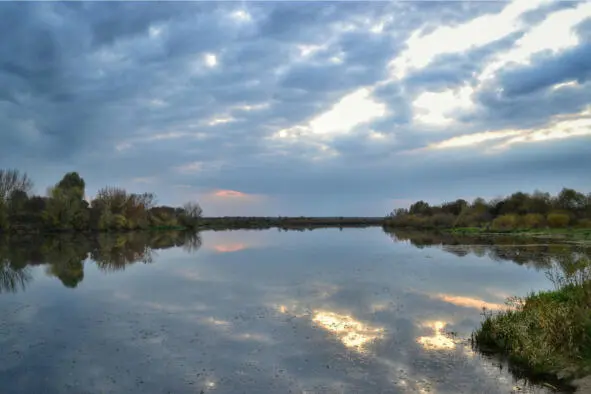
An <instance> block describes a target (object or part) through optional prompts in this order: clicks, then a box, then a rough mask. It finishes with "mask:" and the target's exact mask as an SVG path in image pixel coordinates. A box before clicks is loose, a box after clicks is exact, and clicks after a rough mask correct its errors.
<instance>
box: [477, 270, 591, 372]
mask: <svg viewBox="0 0 591 394" xmlns="http://www.w3.org/2000/svg"><path fill="white" fill-rule="evenodd" d="M581 261H583V260H579V261H577V262H575V263H574V264H576V266H577V267H579V268H582V269H583V270H584V272H585V275H586V276H584V277H585V279H584V281H583V282H581V278H582V277H583V276H582V275H581V271H578V272H573V271H572V270H569V269H565V270H564V276H563V277H562V278H561V279H562V280H560V283H562V285H561V287H560V288H559V289H558V290H555V291H546V292H539V293H532V294H530V295H528V296H527V297H525V298H513V299H511V300H510V302H509V305H510V306H511V307H512V308H510V309H507V310H506V311H503V312H500V313H492V312H486V311H485V313H484V316H485V317H484V321H483V322H482V324H481V326H480V328H479V329H478V330H476V331H475V332H474V334H473V336H472V339H473V342H474V344H475V346H476V347H477V348H478V349H480V350H482V351H487V352H493V353H497V354H501V355H504V356H506V357H508V359H509V361H510V362H512V363H513V365H515V366H517V367H519V368H523V369H525V370H527V371H528V373H530V374H531V375H533V376H552V375H554V376H556V375H558V374H561V375H563V376H564V377H565V378H566V379H574V378H576V377H580V376H584V375H588V374H590V373H591V282H590V281H589V275H588V274H589V266H590V265H591V264H590V261H589V260H588V259H584V263H585V264H581ZM575 283H576V284H575Z"/></svg>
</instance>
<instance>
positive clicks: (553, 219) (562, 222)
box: [547, 212, 570, 228]
mask: <svg viewBox="0 0 591 394" xmlns="http://www.w3.org/2000/svg"><path fill="white" fill-rule="evenodd" d="M547 221H548V225H549V226H550V227H552V228H564V227H566V226H568V223H569V222H570V217H569V216H568V215H567V214H565V213H556V212H555V213H550V214H548V217H547Z"/></svg>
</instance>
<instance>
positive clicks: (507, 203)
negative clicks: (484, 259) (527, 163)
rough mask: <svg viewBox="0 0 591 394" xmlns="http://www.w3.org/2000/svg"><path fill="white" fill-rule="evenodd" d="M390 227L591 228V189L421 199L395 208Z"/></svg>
mask: <svg viewBox="0 0 591 394" xmlns="http://www.w3.org/2000/svg"><path fill="white" fill-rule="evenodd" d="M385 226H386V227H409V228H457V227H459V228H465V227H477V228H485V229H493V230H517V229H542V228H570V227H580V228H591V193H589V194H586V195H585V194H584V193H581V192H578V191H576V190H574V189H569V188H563V189H562V190H561V191H560V192H559V193H558V194H557V195H555V196H552V195H550V193H545V192H541V191H535V192H534V193H531V194H529V193H523V192H516V193H513V194H511V195H510V196H507V197H504V198H496V199H492V200H490V201H486V200H485V199H483V198H476V199H475V200H474V201H472V202H468V201H466V200H464V199H458V200H455V201H452V202H445V203H443V204H440V205H429V203H427V202H425V201H422V200H421V201H417V202H415V203H413V204H412V205H411V206H410V207H409V208H400V209H395V210H394V211H393V212H392V213H391V214H389V215H388V216H387V218H386V224H385Z"/></svg>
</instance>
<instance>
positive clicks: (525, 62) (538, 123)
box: [0, 0, 591, 216]
mask: <svg viewBox="0 0 591 394" xmlns="http://www.w3.org/2000/svg"><path fill="white" fill-rule="evenodd" d="M0 36H2V37H3V39H2V40H0V86H1V87H2V88H1V89H0V168H18V169H20V170H22V171H26V172H27V173H28V174H29V175H30V176H31V177H32V179H33V180H34V181H35V185H36V192H37V193H41V194H43V193H45V190H46V188H47V187H49V186H51V185H53V184H55V183H56V182H58V181H59V179H60V178H61V177H62V176H63V174H64V173H66V172H69V171H77V172H78V173H80V175H81V176H82V177H83V178H84V179H85V181H86V185H87V190H86V193H87V195H88V196H89V197H92V196H93V195H94V194H95V193H96V191H97V190H98V189H99V188H101V187H104V186H107V185H108V186H119V187H124V188H126V189H127V190H129V191H131V192H144V191H150V192H154V193H155V194H156V195H157V197H158V202H159V203H161V204H168V205H180V204H182V203H183V202H185V201H198V202H199V203H200V204H201V205H202V207H203V208H204V213H205V215H206V216H217V215H222V216H223V215H271V216H275V215H298V216H299V215H326V216H331V215H339V216H341V215H342V216H356V215H370V216H381V215H384V214H386V213H388V212H390V211H391V210H392V209H393V208H395V207H400V206H407V205H408V204H409V203H410V202H412V201H414V200H417V199H423V200H427V201H430V202H435V203H437V202H443V201H447V200H452V199H457V198H466V199H473V198H475V197H477V196H483V197H485V198H493V197H497V196H502V195H507V194H510V193H512V192H514V191H516V190H522V191H527V192H532V191H534V190H536V189H540V190H543V191H549V192H552V193H556V192H558V191H559V190H560V189H561V188H562V187H572V188H575V189H577V190H581V191H587V192H588V191H591V184H590V181H591V177H590V176H589V170H590V169H591V82H590V77H591V2H570V1H545V0H516V1H512V2H506V1H492V2H484V1H473V2H443V1H434V2H426V1H413V2H350V1H347V2H310V1H305V2H286V1H276V2H246V1H243V2H225V1H224V2H222V1H218V2H166V3H164V2H35V3H33V2H18V3H17V2H1V3H0Z"/></svg>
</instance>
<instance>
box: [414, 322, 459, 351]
mask: <svg viewBox="0 0 591 394" xmlns="http://www.w3.org/2000/svg"><path fill="white" fill-rule="evenodd" d="M423 326H424V327H427V328H430V329H432V330H433V335H431V336H423V337H419V338H417V342H418V343H420V344H421V345H422V346H423V347H424V348H425V349H427V350H451V349H454V348H455V347H456V344H455V342H454V341H453V340H452V339H451V338H449V337H447V336H446V335H445V333H444V332H443V329H444V328H445V326H446V323H445V322H443V321H431V322H425V323H423Z"/></svg>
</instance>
